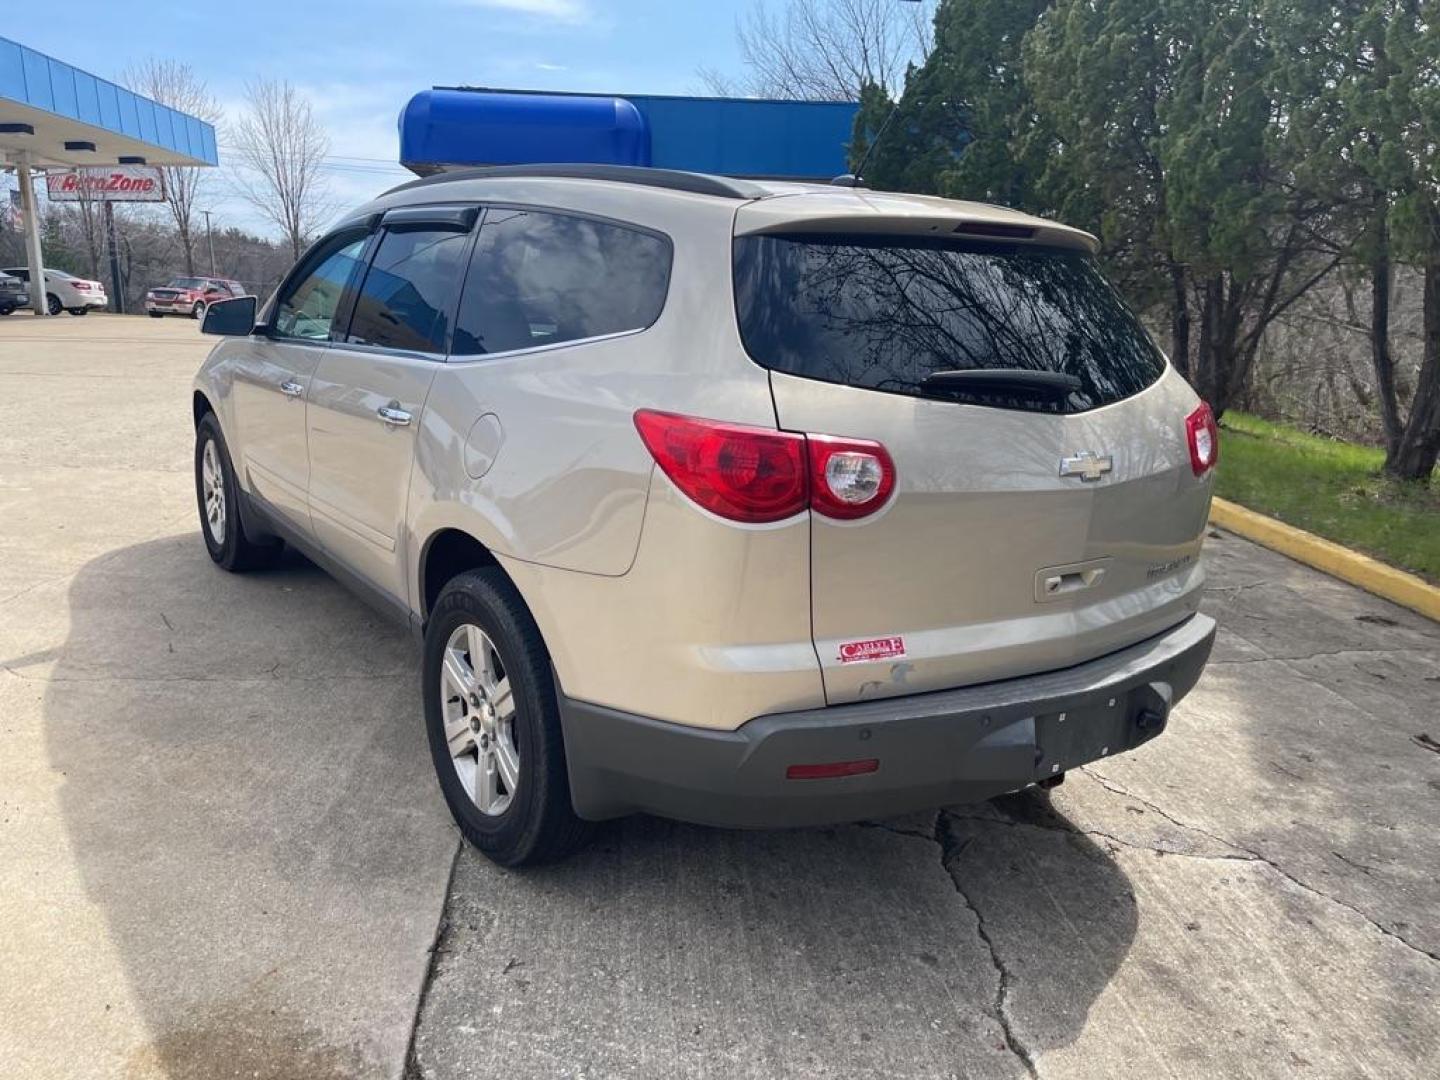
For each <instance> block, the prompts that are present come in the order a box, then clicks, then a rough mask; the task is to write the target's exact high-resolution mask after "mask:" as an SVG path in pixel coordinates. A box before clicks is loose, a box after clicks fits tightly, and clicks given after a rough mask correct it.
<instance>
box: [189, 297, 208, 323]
mask: <svg viewBox="0 0 1440 1080" xmlns="http://www.w3.org/2000/svg"><path fill="white" fill-rule="evenodd" d="M190 317H191V318H192V319H203V318H205V301H203V300H196V301H195V306H194V307H192V308H191V309H190Z"/></svg>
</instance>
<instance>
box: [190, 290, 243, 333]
mask: <svg viewBox="0 0 1440 1080" xmlns="http://www.w3.org/2000/svg"><path fill="white" fill-rule="evenodd" d="M254 330H255V297H253V296H237V297H235V299H233V300H216V301H215V302H214V303H213V304H211V305H210V306H209V307H207V308H206V309H205V321H204V322H203V323H201V324H200V332H201V333H202V334H218V335H219V336H221V337H248V336H249V335H250V334H251V333H253V332H254Z"/></svg>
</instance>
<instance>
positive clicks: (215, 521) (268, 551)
mask: <svg viewBox="0 0 1440 1080" xmlns="http://www.w3.org/2000/svg"><path fill="white" fill-rule="evenodd" d="M195 497H196V500H197V501H198V503H199V505H200V535H201V536H202V537H203V538H204V540H205V550H206V551H208V552H209V553H210V558H211V559H213V560H214V561H215V562H216V563H217V564H218V565H220V566H222V567H224V568H225V569H226V570H229V571H231V572H232V573H238V572H239V571H242V570H252V569H254V568H255V567H258V566H266V565H269V564H270V563H272V562H274V560H275V556H276V555H277V554H278V553H279V551H280V545H279V544H278V543H275V542H270V543H263V544H257V543H256V542H255V541H253V540H251V539H250V538H249V537H248V536H246V535H245V527H244V524H243V523H242V522H241V520H240V491H239V487H238V486H237V485H236V483H235V469H234V467H233V466H232V465H231V463H230V451H229V450H228V449H226V447H225V437H224V436H223V435H221V434H220V424H219V421H217V420H216V419H215V414H214V413H206V414H205V416H204V418H203V419H202V420H201V421H200V426H199V427H198V428H196V430H195Z"/></svg>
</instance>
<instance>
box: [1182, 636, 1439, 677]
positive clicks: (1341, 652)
mask: <svg viewBox="0 0 1440 1080" xmlns="http://www.w3.org/2000/svg"><path fill="white" fill-rule="evenodd" d="M1242 640H1243V639H1242ZM1247 644H1249V645H1250V646H1252V647H1253V648H1257V649H1258V648H1259V647H1260V646H1258V645H1256V644H1255V643H1254V642H1253V641H1252V642H1247ZM1411 653H1418V654H1419V655H1421V656H1428V655H1429V654H1428V653H1427V652H1426V651H1425V650H1424V649H1412V648H1403V649H1331V650H1328V651H1321V652H1312V653H1306V654H1305V655H1304V656H1271V655H1270V654H1269V653H1266V654H1265V655H1264V656H1245V657H1234V658H1232V659H1229V660H1211V661H1210V666H1211V667H1216V666H1220V665H1233V664H1297V663H1304V662H1305V661H1306V660H1320V659H1324V658H1326V657H1333V656H1355V657H1366V656H1375V657H1399V656H1406V655H1409V654H1411ZM1296 674H1298V675H1305V674H1306V673H1305V672H1303V671H1302V672H1296ZM1366 674H1369V673H1368V672H1367V673H1366Z"/></svg>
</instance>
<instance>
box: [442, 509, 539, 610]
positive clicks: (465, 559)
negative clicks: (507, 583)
mask: <svg viewBox="0 0 1440 1080" xmlns="http://www.w3.org/2000/svg"><path fill="white" fill-rule="evenodd" d="M491 566H493V567H495V568H496V569H498V570H500V572H501V573H502V574H503V573H505V570H504V568H503V567H502V566H501V565H500V560H498V559H497V558H495V554H494V552H492V551H491V550H490V549H489V548H488V547H486V546H485V545H484V544H482V543H481V542H480V541H479V540H477V539H475V537H474V536H472V535H471V534H470V533H468V532H466V531H465V530H464V529H457V528H454V527H446V528H442V529H437V530H436V531H435V532H434V533H432V534H431V535H430V536H429V537H428V538H427V539H426V541H425V543H424V545H423V546H422V547H421V549H420V560H419V574H418V580H417V582H416V586H417V587H416V592H415V595H416V597H417V598H418V599H419V601H420V623H421V625H422V626H423V625H424V624H425V623H426V622H427V621H428V620H429V618H430V611H431V609H433V608H434V606H435V601H436V600H438V599H439V597H440V590H441V589H443V588H445V584H446V582H448V581H450V579H451V578H454V577H456V576H457V575H459V574H463V573H465V571H467V570H480V569H483V568H486V567H491ZM505 576H506V577H507V578H509V576H510V575H509V574H505ZM511 584H514V582H513V580H512V582H511ZM516 591H517V592H518V591H519V590H518V589H517V590H516ZM523 599H524V598H523V597H522V600H523ZM526 606H527V607H528V606H529V605H528V604H527V605H526Z"/></svg>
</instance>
